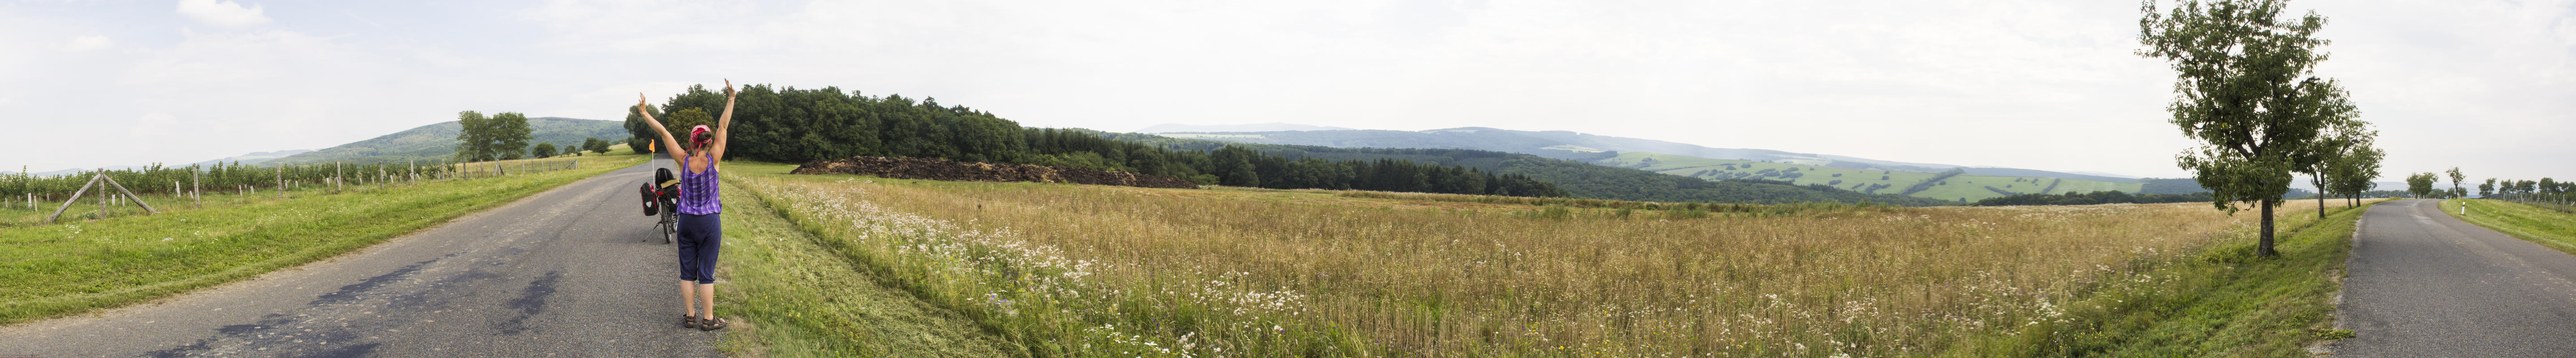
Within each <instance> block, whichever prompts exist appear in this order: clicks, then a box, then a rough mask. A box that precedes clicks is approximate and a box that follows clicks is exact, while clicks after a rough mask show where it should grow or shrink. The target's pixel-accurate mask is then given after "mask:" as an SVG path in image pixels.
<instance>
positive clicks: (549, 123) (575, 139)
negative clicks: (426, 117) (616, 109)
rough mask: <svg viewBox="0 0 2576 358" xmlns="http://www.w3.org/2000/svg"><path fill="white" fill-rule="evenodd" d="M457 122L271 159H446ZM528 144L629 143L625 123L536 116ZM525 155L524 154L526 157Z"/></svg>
mask: <svg viewBox="0 0 2576 358" xmlns="http://www.w3.org/2000/svg"><path fill="white" fill-rule="evenodd" d="M462 128H464V127H460V126H458V125H457V124H456V121H446V122H439V123H438V124H431V125H425V126H420V127H417V128H412V129H408V130H404V131H401V132H394V133H393V134H386V135H384V136H379V137H375V138H372V139H367V140H362V141H357V142H352V143H349V144H342V145H340V146H336V147H330V148H325V149H322V150H318V151H312V152H306V153H302V154H296V155H292V156H287V157H285V158H278V159H275V160H271V161H269V163H276V164H302V163H321V162H331V161H345V162H350V163H373V162H402V161H406V160H424V161H427V160H438V159H447V158H449V157H451V156H454V155H455V154H456V132H458V131H460V130H462ZM528 133H529V134H528V136H529V137H530V139H528V146H529V147H535V146H536V145H537V143H554V144H555V147H557V148H561V147H564V146H568V145H569V146H580V145H581V140H582V139H583V138H599V139H600V140H606V141H611V142H614V143H626V137H627V133H626V122H622V121H602V120H589V119H574V118H561V117H536V118H529V119H528ZM523 158H524V156H523Z"/></svg>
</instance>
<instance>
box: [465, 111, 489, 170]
mask: <svg viewBox="0 0 2576 358" xmlns="http://www.w3.org/2000/svg"><path fill="white" fill-rule="evenodd" d="M486 122H490V120H489V119H485V118H483V113H480V112H475V111H464V112H456V125H457V126H458V127H461V128H459V130H457V131H456V161H458V162H480V161H486V160H492V155H491V153H489V152H486V151H484V150H485V148H486V147H487V145H486V144H488V143H491V140H490V139H488V138H489V137H490V136H491V134H490V132H489V131H486V130H484V129H483V128H484V127H485V126H488V125H490V124H489V123H486Z"/></svg>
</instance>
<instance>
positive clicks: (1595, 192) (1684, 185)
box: [1090, 132, 1957, 206]
mask: <svg viewBox="0 0 2576 358" xmlns="http://www.w3.org/2000/svg"><path fill="white" fill-rule="evenodd" d="M1090 133H1093V134H1095V135H1099V136H1102V137H1103V138H1108V139H1112V140H1124V141H1135V142H1138V143H1143V144H1147V145H1153V146H1158V147H1163V148H1167V149H1176V150H1185V151H1212V150H1215V149H1216V148H1219V147H1223V146H1227V145H1234V146H1241V147H1245V148H1248V149H1252V150H1254V151H1258V152H1261V153H1262V154H1267V155H1277V156H1281V157H1286V158H1288V159H1289V160H1298V159H1320V160H1327V161H1346V160H1358V161H1371V160H1380V159H1396V160H1410V161H1414V162H1421V163H1433V164H1438V165H1455V166H1463V167H1468V168H1474V169H1476V170H1481V171H1485V172H1490V173H1497V174H1518V175H1526V176H1529V177H1530V178H1532V179H1538V180H1540V181H1545V182H1549V183H1555V184H1556V185H1557V187H1558V188H1562V189H1564V190H1565V191H1566V192H1567V193H1571V194H1574V195H1575V196H1578V197H1584V198H1594V199H1613V200H1635V201H1667V202H1709V203H1763V204H1781V203H1797V202H1843V203H1858V202H1873V203H1881V204H1895V205H1905V206H1928V205H1948V204H1957V202H1955V201H1952V200H1947V199H1940V200H1936V199H1932V198H1928V197H1909V196H1901V195H1893V194H1894V193H1893V192H1889V193H1881V194H1869V193H1861V192H1856V191H1851V190H1843V189H1841V188H1834V187H1828V186H1825V185H1797V184H1791V183H1788V182H1785V181H1769V180H1759V179H1760V178H1750V179H1746V178H1737V179H1735V180H1711V179H1701V178H1693V177H1684V176H1675V175H1662V174H1657V173H1654V172H1650V171H1645V170H1636V169H1633V168H1618V167H1612V166H1604V165H1596V164H1589V163H1586V162H1583V161H1576V160H1569V159H1557V158H1547V157H1541V156H1537V155H1531V154H1523V153H1508V152H1498V151H1488V150H1477V149H1443V148H1432V149H1422V148H1395V149H1389V148H1338V147H1326V146H1309V145H1280V144H1250V143H1235V142H1222V141H1213V140H1205V139H1189V138H1172V137H1163V136H1155V135H1149V134H1135V133H1103V132H1090Z"/></svg>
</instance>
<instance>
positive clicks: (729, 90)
mask: <svg viewBox="0 0 2576 358" xmlns="http://www.w3.org/2000/svg"><path fill="white" fill-rule="evenodd" d="M724 82H725V95H727V96H731V95H733V79H731V78H727V79H725V80H724Z"/></svg>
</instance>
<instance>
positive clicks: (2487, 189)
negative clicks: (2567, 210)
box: [2478, 178, 2576, 197]
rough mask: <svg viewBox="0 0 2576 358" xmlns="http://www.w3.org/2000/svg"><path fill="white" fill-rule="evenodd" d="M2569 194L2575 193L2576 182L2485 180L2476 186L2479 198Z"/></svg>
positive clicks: (2547, 179) (2545, 179)
mask: <svg viewBox="0 0 2576 358" xmlns="http://www.w3.org/2000/svg"><path fill="white" fill-rule="evenodd" d="M2569 193H2576V182H2563V181H2558V180H2556V179H2550V178H2540V180H2539V181H2530V180H2505V181H2502V182H2498V181H2496V178H2487V182H2486V183H2485V184H2478V196H2481V197H2485V196H2497V195H2532V194H2548V195H2559V194H2569Z"/></svg>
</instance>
